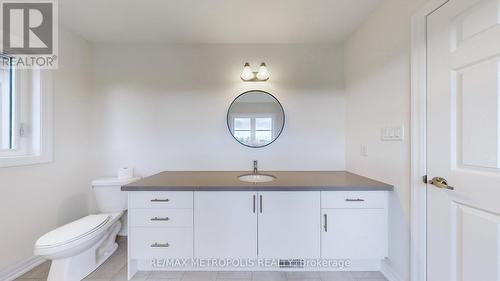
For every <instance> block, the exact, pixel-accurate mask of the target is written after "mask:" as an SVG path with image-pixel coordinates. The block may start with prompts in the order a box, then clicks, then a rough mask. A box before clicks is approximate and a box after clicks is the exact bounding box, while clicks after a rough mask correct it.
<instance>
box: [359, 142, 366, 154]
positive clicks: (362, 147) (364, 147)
mask: <svg viewBox="0 0 500 281" xmlns="http://www.w3.org/2000/svg"><path fill="white" fill-rule="evenodd" d="M359 155H361V156H368V147H367V146H366V144H362V145H360V147H359Z"/></svg>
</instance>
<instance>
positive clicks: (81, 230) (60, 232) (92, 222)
mask: <svg viewBox="0 0 500 281" xmlns="http://www.w3.org/2000/svg"><path fill="white" fill-rule="evenodd" d="M110 219H111V216H110V215H109V214H97V215H89V216H86V217H83V218H81V219H79V220H76V221H74V222H71V223H68V224H66V225H63V226H61V227H59V228H56V229H55V230H52V231H50V232H49V233H47V234H45V235H43V236H42V237H40V239H38V240H37V241H36V244H35V248H37V249H48V248H54V247H61V246H64V245H67V244H70V243H72V242H74V241H76V240H87V239H82V238H85V237H86V238H91V237H88V236H92V234H93V233H94V234H97V233H98V232H99V230H100V229H102V228H103V227H104V226H105V225H106V224H107V223H108V222H109V220H110Z"/></svg>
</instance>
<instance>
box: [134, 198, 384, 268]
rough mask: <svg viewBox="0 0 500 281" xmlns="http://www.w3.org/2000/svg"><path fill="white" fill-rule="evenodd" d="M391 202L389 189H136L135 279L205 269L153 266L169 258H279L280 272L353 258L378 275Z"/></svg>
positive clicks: (382, 257) (382, 256)
mask: <svg viewBox="0 0 500 281" xmlns="http://www.w3.org/2000/svg"><path fill="white" fill-rule="evenodd" d="M284 189H285V188H284ZM387 197H388V192H387V191H318V190H306V191H303V190H286V189H285V190H283V191H257V190H255V191H251V190H250V191H249V190H235V191H218V190H210V191H201V190H200V191H198V190H196V191H136V192H135V191H132V192H129V216H128V219H129V226H128V227H129V242H128V243H129V248H128V254H129V255H128V258H129V277H131V276H133V274H134V273H135V272H137V270H199V268H197V267H194V268H174V267H169V266H166V267H160V268H158V267H154V264H155V261H157V260H161V259H170V258H173V259H178V258H180V259H191V258H194V259H252V260H257V259H266V260H269V259H272V260H274V261H277V260H278V261H279V264H280V266H279V267H273V270H274V269H280V268H283V269H285V268H286V266H287V264H286V261H283V260H290V259H297V260H311V259H319V258H322V259H331V260H333V259H349V260H350V261H351V262H352V264H353V265H354V266H357V267H356V270H378V268H379V267H380V261H381V260H382V259H384V258H385V257H386V256H387V244H388V241H387V240H388V211H387V201H388V199H387ZM282 261H283V264H281V262H282ZM259 266H260V265H256V269H259ZM281 266H283V267H281ZM224 269H225V268H218V267H213V268H209V269H206V270H224ZM226 269H227V268H226ZM264 269H269V268H264ZM304 269H306V268H304ZM316 269H317V268H311V270H316ZM328 269H329V270H337V269H336V268H328ZM232 270H240V269H239V268H234V269H232ZM241 270H252V269H249V268H245V267H243V268H241Z"/></svg>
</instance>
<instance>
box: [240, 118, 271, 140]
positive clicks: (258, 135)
mask: <svg viewBox="0 0 500 281" xmlns="http://www.w3.org/2000/svg"><path fill="white" fill-rule="evenodd" d="M233 120H234V122H233V123H234V124H233V126H234V137H235V138H236V139H237V140H238V141H240V142H241V143H246V144H252V145H262V144H266V143H269V142H270V141H272V140H273V122H274V118H273V117H271V116H238V117H233Z"/></svg>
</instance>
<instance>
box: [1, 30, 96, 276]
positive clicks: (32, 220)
mask: <svg viewBox="0 0 500 281" xmlns="http://www.w3.org/2000/svg"><path fill="white" fill-rule="evenodd" d="M59 44H60V45H59V46H60V47H59V50H60V54H59V58H60V61H59V69H58V70H56V71H55V75H54V85H55V86H54V88H55V89H54V90H55V92H54V108H55V112H54V122H55V124H54V150H55V151H54V161H53V162H52V163H49V164H42V165H34V166H24V167H11V168H1V169H0V190H1V193H2V195H1V196H0V214H1V215H0V226H1V230H0V271H2V270H3V269H5V268H7V267H10V266H12V265H13V264H16V263H18V262H20V261H23V260H25V259H27V258H29V257H31V256H32V255H33V246H34V243H35V241H36V239H38V238H39V237H40V236H41V235H43V234H44V233H46V232H48V231H49V230H52V229H54V228H55V227H57V226H60V225H62V224H64V223H67V222H69V221H72V220H74V219H77V218H79V217H81V216H84V215H86V214H88V210H89V205H90V204H89V202H91V201H90V198H92V197H91V194H92V193H91V188H90V179H91V178H92V177H94V176H95V174H93V171H92V170H89V169H90V168H91V167H92V165H90V161H91V157H92V154H91V153H90V146H89V138H88V136H89V126H88V125H89V122H88V117H89V112H88V108H89V107H90V95H89V79H88V78H89V75H88V70H89V67H88V61H89V60H88V55H89V47H88V45H87V43H86V42H85V41H83V40H82V39H80V38H79V37H75V36H74V35H72V34H71V33H68V32H66V31H64V30H60V35H59Z"/></svg>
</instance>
